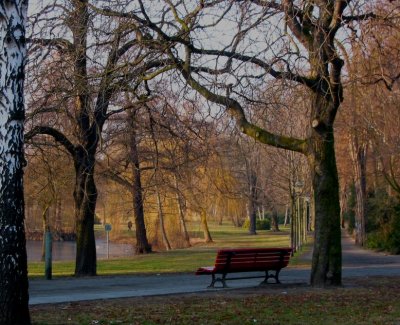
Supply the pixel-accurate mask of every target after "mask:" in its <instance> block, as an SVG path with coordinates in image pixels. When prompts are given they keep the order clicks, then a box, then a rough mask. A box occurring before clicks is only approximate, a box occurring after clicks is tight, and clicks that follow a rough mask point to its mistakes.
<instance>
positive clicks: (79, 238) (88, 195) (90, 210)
mask: <svg viewBox="0 0 400 325" xmlns="http://www.w3.org/2000/svg"><path fill="white" fill-rule="evenodd" d="M74 160H75V161H74V163H75V188H74V202H75V220H76V263H75V276H78V277H79V276H94V275H96V272H97V262H96V241H95V237H94V216H95V209H96V202H97V189H96V185H95V182H94V164H95V156H94V153H93V154H90V153H88V152H87V151H86V150H83V149H81V150H79V149H78V150H77V154H76V156H75V159H74Z"/></svg>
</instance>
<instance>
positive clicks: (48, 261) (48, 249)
mask: <svg viewBox="0 0 400 325" xmlns="http://www.w3.org/2000/svg"><path fill="white" fill-rule="evenodd" d="M52 241H53V240H52V237H51V232H50V231H49V230H47V231H46V232H45V253H44V261H45V262H44V263H45V271H44V274H45V278H46V280H51V278H52V259H53V250H52Z"/></svg>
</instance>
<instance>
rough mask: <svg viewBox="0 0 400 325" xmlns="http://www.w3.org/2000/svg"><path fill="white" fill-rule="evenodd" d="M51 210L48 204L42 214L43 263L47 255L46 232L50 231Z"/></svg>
mask: <svg viewBox="0 0 400 325" xmlns="http://www.w3.org/2000/svg"><path fill="white" fill-rule="evenodd" d="M49 209H50V204H46V206H45V207H44V209H43V212H42V224H43V239H42V258H41V259H42V262H44V256H45V253H46V251H45V250H46V244H45V243H46V238H45V237H46V231H50V224H49Z"/></svg>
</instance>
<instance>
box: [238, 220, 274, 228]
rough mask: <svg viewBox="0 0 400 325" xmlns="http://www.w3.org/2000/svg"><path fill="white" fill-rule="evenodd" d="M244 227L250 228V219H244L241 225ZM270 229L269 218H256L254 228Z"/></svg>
mask: <svg viewBox="0 0 400 325" xmlns="http://www.w3.org/2000/svg"><path fill="white" fill-rule="evenodd" d="M242 227H243V228H245V229H250V220H249V219H246V220H245V222H244V223H243V225H242ZM270 229H271V221H270V220H269V219H263V220H260V219H257V221H256V230H270Z"/></svg>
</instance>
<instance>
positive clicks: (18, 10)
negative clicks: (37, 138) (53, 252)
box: [0, 0, 30, 325]
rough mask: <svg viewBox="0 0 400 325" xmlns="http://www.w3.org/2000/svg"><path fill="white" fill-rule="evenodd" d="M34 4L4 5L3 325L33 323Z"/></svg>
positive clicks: (0, 22) (0, 82)
mask: <svg viewBox="0 0 400 325" xmlns="http://www.w3.org/2000/svg"><path fill="white" fill-rule="evenodd" d="M27 7H28V1H26V0H13V1H11V0H10V1H6V2H4V1H2V2H1V3H0V47H1V49H2V50H1V53H0V107H1V109H0V171H1V173H0V324H2V325H9V324H22V325H24V324H30V316H29V309H28V300H29V297H28V270H27V255H26V239H25V229H24V191H23V167H24V165H25V159H24V151H23V145H24V143H23V139H24V119H25V108H24V65H25V57H26V45H25V21H26V17H27Z"/></svg>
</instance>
